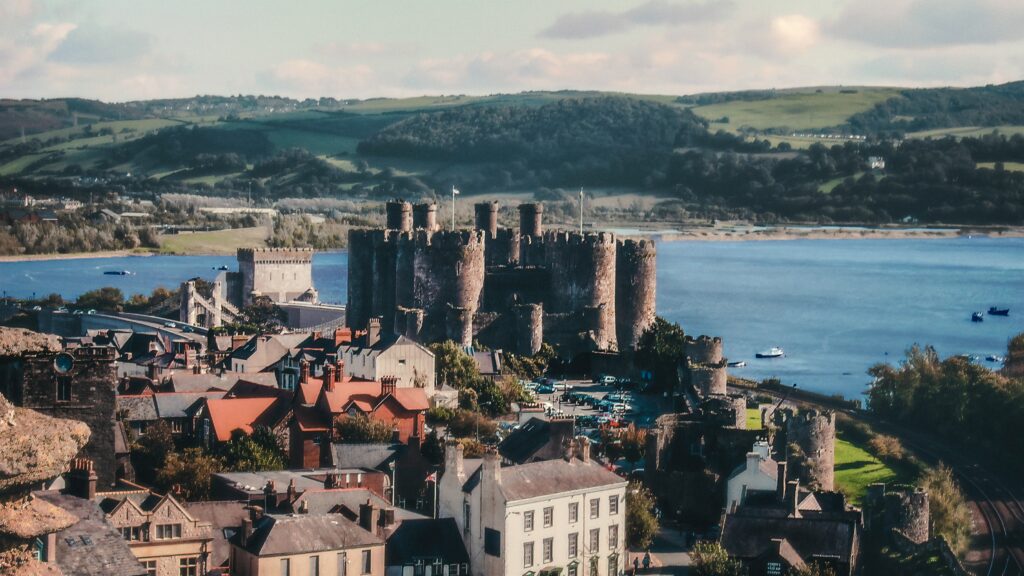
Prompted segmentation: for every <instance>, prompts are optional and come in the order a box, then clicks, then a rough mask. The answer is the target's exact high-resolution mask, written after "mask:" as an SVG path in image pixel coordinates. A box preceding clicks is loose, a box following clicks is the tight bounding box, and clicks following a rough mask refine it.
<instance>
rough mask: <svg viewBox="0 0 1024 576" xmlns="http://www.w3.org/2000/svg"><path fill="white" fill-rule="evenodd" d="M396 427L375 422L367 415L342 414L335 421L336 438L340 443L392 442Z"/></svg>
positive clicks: (386, 423) (378, 421) (387, 423)
mask: <svg viewBox="0 0 1024 576" xmlns="http://www.w3.org/2000/svg"><path fill="white" fill-rule="evenodd" d="M393 435H394V426H393V425H392V424H391V423H389V422H384V421H383V420H373V419H371V418H370V417H369V416H367V415H365V414H357V415H355V416H348V415H346V414H342V415H340V416H338V417H337V418H336V419H335V420H334V438H335V441H338V442H390V441H391V437H392V436H393Z"/></svg>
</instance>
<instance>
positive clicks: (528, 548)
mask: <svg viewBox="0 0 1024 576" xmlns="http://www.w3.org/2000/svg"><path fill="white" fill-rule="evenodd" d="M530 566H533V542H526V543H525V544H523V568H529V567H530Z"/></svg>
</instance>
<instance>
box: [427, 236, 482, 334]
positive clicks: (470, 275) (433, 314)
mask: <svg viewBox="0 0 1024 576" xmlns="http://www.w3.org/2000/svg"><path fill="white" fill-rule="evenodd" d="M414 249H415V260H414V263H413V290H412V300H413V304H414V307H416V308H422V309H423V310H424V313H425V315H426V318H425V319H424V326H425V329H427V330H428V332H429V334H428V337H433V336H439V335H442V334H444V333H445V332H446V330H445V329H444V326H445V318H446V317H447V306H449V305H450V306H454V307H456V308H465V309H466V310H468V311H469V312H470V314H473V313H475V312H476V310H477V309H478V308H479V306H480V302H481V296H482V294H483V285H484V272H485V266H484V233H483V232H481V231H478V230H474V231H456V232H451V231H440V232H435V233H433V234H427V233H426V232H424V231H422V230H421V231H418V232H417V234H416V237H415V240H414Z"/></svg>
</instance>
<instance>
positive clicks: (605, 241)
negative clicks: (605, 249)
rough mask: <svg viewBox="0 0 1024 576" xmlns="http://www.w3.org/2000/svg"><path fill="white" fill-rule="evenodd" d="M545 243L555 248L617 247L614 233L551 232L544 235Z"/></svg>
mask: <svg viewBox="0 0 1024 576" xmlns="http://www.w3.org/2000/svg"><path fill="white" fill-rule="evenodd" d="M544 243H545V244H547V245H549V246H553V247H560V246H613V247H614V246H615V245H616V243H615V234H613V233H612V232H584V233H583V234H580V233H579V232H568V231H565V230H557V231H550V232H546V233H545V234H544Z"/></svg>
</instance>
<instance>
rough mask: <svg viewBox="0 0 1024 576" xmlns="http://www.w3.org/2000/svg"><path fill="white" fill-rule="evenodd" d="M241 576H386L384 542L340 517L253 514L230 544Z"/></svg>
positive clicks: (236, 572)
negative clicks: (353, 575) (293, 575)
mask: <svg viewBox="0 0 1024 576" xmlns="http://www.w3.org/2000/svg"><path fill="white" fill-rule="evenodd" d="M231 574H232V575H233V576H234V575H237V576H270V575H273V576H285V575H289V576H290V575H292V574H295V575H299V574H301V575H309V576H324V575H328V574H330V575H334V574H339V575H340V574H345V575H349V574H358V575H368V576H384V539H383V538H381V537H380V536H377V535H376V534H373V533H371V532H370V531H368V530H365V529H364V528H363V527H362V526H360V525H359V524H356V523H355V522H352V521H351V520H348V519H347V518H345V517H343V516H341V515H340V514H292V515H282V516H278V515H273V514H261V513H259V512H258V511H255V510H254V512H253V515H252V517H251V518H248V519H246V520H245V521H244V524H243V526H242V530H241V531H240V532H238V533H237V534H235V536H234V537H233V538H232V539H231Z"/></svg>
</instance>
